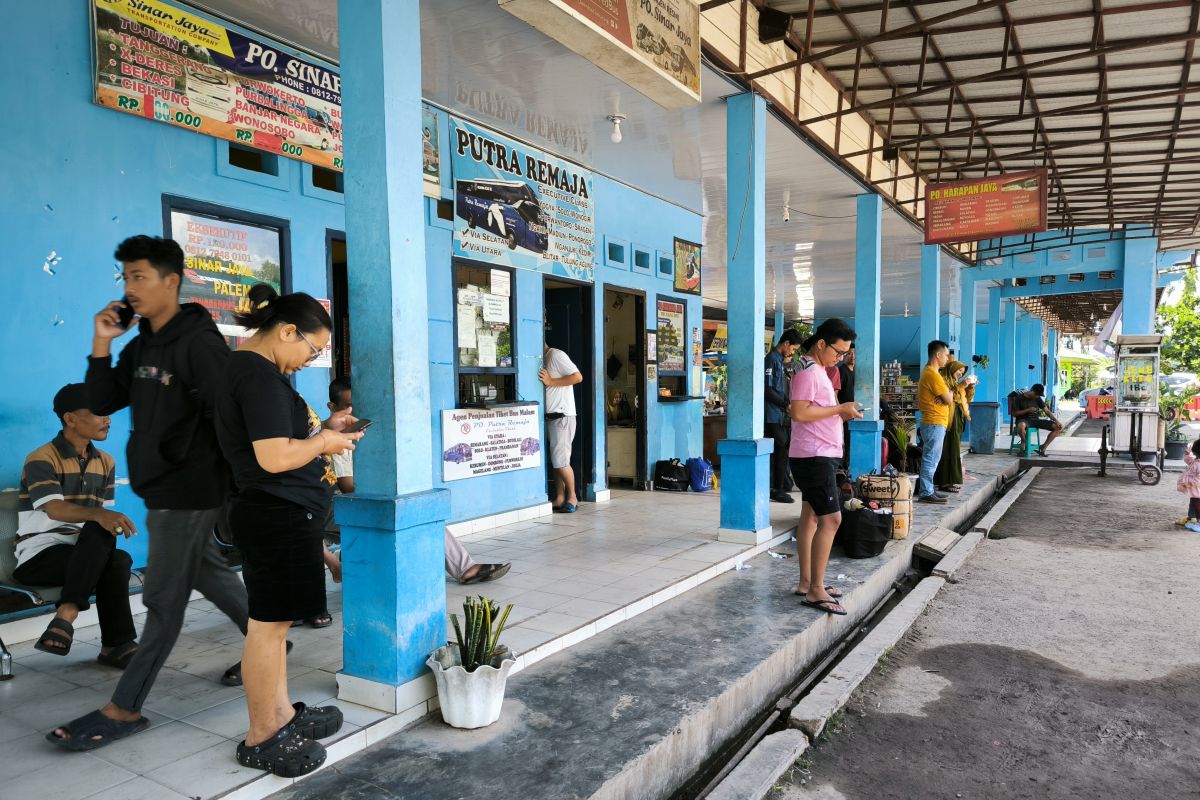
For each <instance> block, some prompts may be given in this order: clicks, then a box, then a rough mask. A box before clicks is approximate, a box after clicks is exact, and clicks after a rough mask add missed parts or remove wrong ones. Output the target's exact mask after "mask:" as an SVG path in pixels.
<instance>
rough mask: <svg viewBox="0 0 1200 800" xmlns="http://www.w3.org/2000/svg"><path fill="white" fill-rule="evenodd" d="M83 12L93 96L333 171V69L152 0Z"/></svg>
mask: <svg viewBox="0 0 1200 800" xmlns="http://www.w3.org/2000/svg"><path fill="white" fill-rule="evenodd" d="M92 16H93V20H94V24H93V30H94V34H95V43H94V47H95V62H94V63H93V78H94V87H93V89H94V100H95V102H96V103H97V104H99V105H102V106H105V107H106V108H111V109H114V110H116V111H123V112H125V113H127V114H133V115H135V116H139V117H145V118H146V119H150V120H156V121H158V122H166V123H168V124H170V125H175V126H176V127H180V128H186V129H188V130H193V131H196V132H197V133H203V134H207V135H209V136H214V137H216V138H218V139H226V140H228V141H231V142H236V143H238V144H240V145H243V146H245V147H251V148H254V149H256V150H264V151H266V152H269V153H277V154H279V155H283V156H287V157H288V158H294V159H297V160H299V161H307V162H308V163H310V164H314V165H316V166H318V167H324V168H326V169H333V170H338V171H341V169H342V84H341V77H340V76H339V75H338V72H337V70H335V69H334V68H332V67H330V66H328V65H325V64H321V63H317V62H316V61H310V60H307V59H303V58H299V57H297V56H294V55H292V54H290V53H288V52H287V51H285V50H284V49H283V48H282V47H281V46H280V45H277V44H275V43H274V42H271V41H269V40H267V39H263V38H260V37H255V36H250V35H246V34H242V33H240V32H238V31H236V30H233V29H232V28H227V27H225V26H223V25H221V24H220V23H218V22H216V21H215V20H213V19H210V18H209V17H207V16H204V15H202V14H197V13H194V12H192V11H184V10H183V9H181V8H178V7H176V6H174V5H172V4H169V3H164V2H162V0H92Z"/></svg>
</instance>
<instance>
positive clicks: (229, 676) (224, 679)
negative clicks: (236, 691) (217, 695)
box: [221, 642, 292, 686]
mask: <svg viewBox="0 0 1200 800" xmlns="http://www.w3.org/2000/svg"><path fill="white" fill-rule="evenodd" d="M287 651H288V652H289V653H290V652H292V643H291V642H288V643H287ZM221 685H222V686H241V685H242V662H240V661H239V662H237V663H236V664H234V665H233V666H232V667H230V668H229V669H227V670H225V674H223V675H222V676H221Z"/></svg>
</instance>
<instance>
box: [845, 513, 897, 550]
mask: <svg viewBox="0 0 1200 800" xmlns="http://www.w3.org/2000/svg"><path fill="white" fill-rule="evenodd" d="M891 538H892V515H891V514H876V513H875V512H874V511H872V510H871V509H869V508H860V509H858V510H856V511H842V524H841V525H840V526H839V527H838V535H837V539H838V542H839V543H841V545H842V550H843V551H844V552H845V553H846V556H847V557H848V558H874V557H875V556H877V555H879V554H880V553H882V552H883V548H884V546H885V545H886V544H887V543H888V542H889V541H891Z"/></svg>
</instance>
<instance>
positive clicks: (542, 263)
mask: <svg viewBox="0 0 1200 800" xmlns="http://www.w3.org/2000/svg"><path fill="white" fill-rule="evenodd" d="M450 169H451V175H452V177H453V179H454V254H455V255H456V256H459V257H461V258H469V259H471V260H473V261H481V262H483V263H486V264H496V265H503V266H506V267H519V268H522V269H533V270H538V271H540V272H550V273H553V274H555V275H561V276H563V277H565V278H574V279H576V280H584V281H590V280H592V271H593V267H594V265H595V261H596V227H595V219H594V217H595V215H594V212H593V207H592V173H591V172H590V171H588V170H586V169H584V168H583V167H580V166H578V165H576V164H572V163H570V162H569V161H564V160H562V159H560V158H555V157H554V156H551V155H548V154H546V153H544V152H542V151H541V150H537V149H535V148H532V147H530V146H529V145H526V144H522V143H520V142H516V141H514V140H512V139H509V138H507V137H504V136H501V135H499V134H497V133H494V132H492V131H489V130H487V129H485V128H480V127H478V126H476V125H472V124H471V123H469V122H464V121H463V120H460V119H457V118H455V117H451V118H450Z"/></svg>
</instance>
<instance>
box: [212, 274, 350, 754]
mask: <svg viewBox="0 0 1200 800" xmlns="http://www.w3.org/2000/svg"><path fill="white" fill-rule="evenodd" d="M248 299H249V301H250V311H248V312H247V313H244V314H238V315H237V317H236V319H237V321H238V323H239V324H240V325H243V326H245V327H246V328H249V329H250V330H253V331H255V333H254V335H253V336H252V337H251V338H250V339H248V340H247V341H246V342H244V343H243V344H242V346H241V347H239V348H238V349H237V351H236V352H235V353H233V354H232V355H231V356H230V357H229V361H228V364H227V366H226V368H225V376H224V377H225V380H224V385H223V387H222V389H221V391H220V393H219V396H218V398H217V402H216V428H217V438H218V440H219V441H220V443H221V450H222V451H224V453H225V458H226V459H227V460H228V461H229V464H230V466H231V467H232V468H233V477H234V481H235V483H236V484H237V489H238V491H237V494H235V495H234V497H233V498H232V500H231V501H230V510H229V527H230V528H231V529H232V531H233V537H234V542H235V543H236V544H237V546H238V548H239V549H240V550H241V552H242V556H243V567H242V576H243V578H245V581H246V593H247V595H248V596H249V601H250V623H249V629H248V630H247V633H246V644H245V649H244V651H243V655H242V682H243V684H244V685H245V687H246V704H247V705H248V707H249V711H250V732H249V733H248V734H247V735H246V739H245V741H243V742H242V743H241V744H239V745H238V747H237V760H238V762H239V763H241V764H243V765H244V766H248V767H255V768H257V769H264V770H267V771H268V772H272V773H274V774H276V775H280V776H283V777H296V776H299V775H303V774H305V773H308V772H311V771H312V770H314V769H316V768H317V767H319V766H321V764H323V763H324V761H325V748H323V747H322V746H321V745H320V744H319V743H318V742H316V741H315V740H316V739H318V738H322V737H325V736H329V735H332V734H333V733H335V732H336V731H337V730H338V729H339V728H340V727H341V725H342V712H341V711H340V710H338V708H337V707H336V706H325V707H321V708H309V707H306V706H305V705H304V704H303V703H291V701H290V698H289V697H288V691H287V651H286V649H285V648H286V646H287V631H288V628H289V627H290V626H291V624H292V620H295V619H302V618H305V617H311V616H315V615H317V614H319V613H320V612H321V611H322V610H324V608H325V565H324V561H323V560H322V548H321V544H322V540H321V533H322V528H323V527H324V522H325V516H326V513H327V512H328V510H329V502H330V497H331V495H332V492H333V485H334V483H335V478H334V477H333V469H332V467H331V466H330V461H329V456H330V455H332V454H334V453H342V452H345V451H347V450H353V449H354V442H355V441H357V440H358V439H360V438H361V437H362V434H361V433H343V432H341V431H343V430H344V429H345V428H346V427H348V426H349V425H351V424H352V423H353V422H355V419H354V417H352V416H350V414H349V411H350V409H346V411H345V412H343V413H339V414H334V415H333V416H332V417H331V418H330V419H329V420H327V421H326V423H325V425H324V426H322V424H321V421H320V418H319V417H317V415H316V413H315V412H314V411H313V410H312V409H311V408H309V407H308V404H307V403H305V402H304V399H303V398H301V397H300V395H299V394H298V393H297V392H296V390H295V389H294V388H292V385H291V383H290V382H289V381H288V376H289V375H292V374H294V373H296V372H299V371H300V370H302V369H304V367H306V366H308V365H309V364H311V363H312V362H313V360H315V359H316V358H317V356H318V355H320V353H321V350H322V349H323V348H324V347H325V345H326V343H327V342H328V341H329V334H330V330H331V329H332V328H333V323H332V322H331V321H330V319H329V314H327V313H326V311H325V309H324V308H323V307H322V306H321V304H320V303H318V302H317V301H316V300H314V299H313V298H311V297H309V296H308V295H306V294H289V295H283V296H282V297H281V296H279V295H278V294H277V293H276V292H275V290H274V289H272V288H271V287H270V286H267V285H266V284H261V283H260V284H257V285H255V286H254V287H253V288H251V290H250V294H249V298H248Z"/></svg>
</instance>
